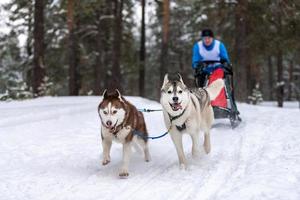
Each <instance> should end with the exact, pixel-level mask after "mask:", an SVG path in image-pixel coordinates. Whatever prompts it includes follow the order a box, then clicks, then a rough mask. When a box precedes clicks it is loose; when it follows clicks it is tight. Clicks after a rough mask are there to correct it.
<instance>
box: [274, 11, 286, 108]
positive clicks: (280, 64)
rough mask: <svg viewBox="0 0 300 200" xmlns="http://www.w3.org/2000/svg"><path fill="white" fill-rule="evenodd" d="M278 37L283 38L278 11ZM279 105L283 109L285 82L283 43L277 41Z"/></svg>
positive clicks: (278, 12)
mask: <svg viewBox="0 0 300 200" xmlns="http://www.w3.org/2000/svg"><path fill="white" fill-rule="evenodd" d="M276 14H277V25H278V27H277V29H278V35H279V36H282V21H281V12H280V10H279V8H278V11H277V13H276ZM276 49H277V103H278V107H283V96H284V82H283V53H282V45H281V41H280V40H278V39H277V48H276Z"/></svg>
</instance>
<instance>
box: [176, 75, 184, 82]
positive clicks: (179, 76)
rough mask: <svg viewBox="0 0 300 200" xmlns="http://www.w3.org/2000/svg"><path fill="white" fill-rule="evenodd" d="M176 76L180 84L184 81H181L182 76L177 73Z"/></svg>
mask: <svg viewBox="0 0 300 200" xmlns="http://www.w3.org/2000/svg"><path fill="white" fill-rule="evenodd" d="M177 76H178V78H179V81H180V82H181V83H182V84H184V83H183V80H182V76H181V75H180V74H179V73H177Z"/></svg>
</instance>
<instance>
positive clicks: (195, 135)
mask: <svg viewBox="0 0 300 200" xmlns="http://www.w3.org/2000/svg"><path fill="white" fill-rule="evenodd" d="M191 138H192V155H193V157H194V158H197V157H199V155H200V142H199V131H194V132H192V133H191Z"/></svg>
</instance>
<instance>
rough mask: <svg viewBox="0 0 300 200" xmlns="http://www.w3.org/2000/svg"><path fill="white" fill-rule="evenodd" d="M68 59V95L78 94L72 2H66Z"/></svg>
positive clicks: (72, 0)
mask: <svg viewBox="0 0 300 200" xmlns="http://www.w3.org/2000/svg"><path fill="white" fill-rule="evenodd" d="M67 20H68V30H69V38H68V59H69V95H71V96H76V95H78V94H79V83H78V55H77V42H76V36H75V33H74V29H75V23H74V0H68V12H67Z"/></svg>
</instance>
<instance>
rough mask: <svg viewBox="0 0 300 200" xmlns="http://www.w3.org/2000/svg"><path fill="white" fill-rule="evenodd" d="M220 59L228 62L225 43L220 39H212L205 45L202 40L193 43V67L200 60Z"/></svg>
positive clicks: (195, 66)
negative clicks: (209, 43) (210, 42)
mask: <svg viewBox="0 0 300 200" xmlns="http://www.w3.org/2000/svg"><path fill="white" fill-rule="evenodd" d="M221 59H222V60H226V61H227V62H228V63H230V60H229V57H228V53H227V50H226V48H225V45H224V44H223V43H222V42H221V41H219V40H216V39H214V40H213V42H212V44H211V45H209V46H206V45H205V44H204V43H203V42H202V41H199V42H197V43H195V44H194V47H193V61H192V67H193V69H195V68H197V64H198V63H199V62H201V61H205V60H221Z"/></svg>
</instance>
